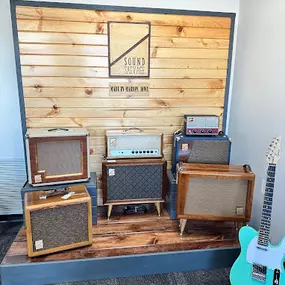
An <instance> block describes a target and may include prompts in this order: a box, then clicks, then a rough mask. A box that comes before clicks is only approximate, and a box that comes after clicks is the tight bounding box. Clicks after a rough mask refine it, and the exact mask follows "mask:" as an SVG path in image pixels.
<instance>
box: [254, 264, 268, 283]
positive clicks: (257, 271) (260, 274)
mask: <svg viewBox="0 0 285 285" xmlns="http://www.w3.org/2000/svg"><path fill="white" fill-rule="evenodd" d="M266 272H267V268H266V266H263V265H259V264H253V265H252V273H251V277H252V278H253V279H255V280H258V281H261V282H265V281H266Z"/></svg>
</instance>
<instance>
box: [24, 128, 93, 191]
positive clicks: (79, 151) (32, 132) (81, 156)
mask: <svg viewBox="0 0 285 285" xmlns="http://www.w3.org/2000/svg"><path fill="white" fill-rule="evenodd" d="M26 156H27V165H28V178H29V184H31V185H33V186H35V185H52V184H60V183H61V184H62V183H68V182H81V181H87V180H88V179H89V178H90V170H89V135H88V132H87V130H86V129H83V128H78V129H49V130H45V129H40V130H38V129H28V131H27V134H26Z"/></svg>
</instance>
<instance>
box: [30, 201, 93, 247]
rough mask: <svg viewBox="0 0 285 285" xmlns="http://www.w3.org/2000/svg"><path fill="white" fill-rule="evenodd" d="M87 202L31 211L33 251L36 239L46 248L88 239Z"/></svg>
mask: <svg viewBox="0 0 285 285" xmlns="http://www.w3.org/2000/svg"><path fill="white" fill-rule="evenodd" d="M87 213H88V204H87V203H81V204H74V205H70V206H58V207H55V208H49V209H43V210H39V211H33V212H31V229H32V237H33V248H34V251H39V249H38V250H37V249H36V248H35V242H36V241H42V243H43V248H42V249H40V250H46V249H50V248H55V247H59V246H64V245H70V244H74V243H79V242H84V241H87V240H88V214H87Z"/></svg>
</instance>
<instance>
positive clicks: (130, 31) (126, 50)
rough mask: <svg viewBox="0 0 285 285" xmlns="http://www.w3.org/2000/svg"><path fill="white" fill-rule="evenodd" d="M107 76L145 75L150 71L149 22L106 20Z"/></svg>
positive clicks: (127, 76) (147, 75) (147, 76)
mask: <svg viewBox="0 0 285 285" xmlns="http://www.w3.org/2000/svg"><path fill="white" fill-rule="evenodd" d="M108 46H109V76H110V77H124V78H130V77H136V78H137V77H146V78H149V71H150V64H149V58H150V23H134V22H132V23H130V22H108Z"/></svg>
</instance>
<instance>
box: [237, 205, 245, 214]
mask: <svg viewBox="0 0 285 285" xmlns="http://www.w3.org/2000/svg"><path fill="white" fill-rule="evenodd" d="M236 215H237V216H243V215H244V208H243V207H241V206H237V207H236Z"/></svg>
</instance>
